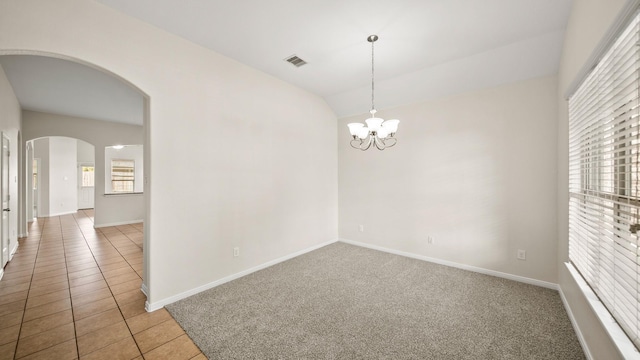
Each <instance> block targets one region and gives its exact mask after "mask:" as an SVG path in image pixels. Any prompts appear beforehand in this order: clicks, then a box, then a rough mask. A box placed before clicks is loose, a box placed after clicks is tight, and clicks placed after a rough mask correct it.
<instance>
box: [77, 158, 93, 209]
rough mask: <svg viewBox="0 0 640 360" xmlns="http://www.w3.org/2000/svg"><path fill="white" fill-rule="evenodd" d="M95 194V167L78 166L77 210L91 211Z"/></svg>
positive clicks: (88, 164) (85, 164)
mask: <svg viewBox="0 0 640 360" xmlns="http://www.w3.org/2000/svg"><path fill="white" fill-rule="evenodd" d="M94 194H95V165H94V164H93V163H84V164H82V163H81V164H78V209H93V206H94V201H93V199H94Z"/></svg>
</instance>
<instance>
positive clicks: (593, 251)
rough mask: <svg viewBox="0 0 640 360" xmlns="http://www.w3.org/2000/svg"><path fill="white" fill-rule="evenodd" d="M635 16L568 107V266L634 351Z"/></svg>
mask: <svg viewBox="0 0 640 360" xmlns="http://www.w3.org/2000/svg"><path fill="white" fill-rule="evenodd" d="M638 19H639V18H638V16H637V15H636V17H635V18H634V20H633V21H632V23H631V24H630V25H629V26H628V28H627V29H626V30H625V31H624V32H623V33H622V34H621V35H620V36H619V37H618V38H617V39H616V40H615V42H614V44H613V45H612V46H611V48H610V49H609V50H608V51H607V52H606V53H605V54H604V56H603V57H602V59H601V60H600V62H599V63H598V65H597V66H596V67H595V68H594V69H593V70H592V71H591V73H590V74H589V75H588V76H587V77H586V78H585V80H584V81H583V83H582V84H581V85H580V86H579V87H578V89H577V91H576V92H575V94H574V95H572V96H571V98H570V99H569V259H570V260H571V262H572V263H573V265H574V266H575V268H576V269H577V270H578V271H579V272H580V274H581V275H582V277H583V278H584V279H585V281H586V282H587V283H588V284H589V286H590V287H591V288H592V289H593V291H594V292H595V293H596V294H597V295H598V297H599V299H600V301H601V302H602V303H603V304H604V306H605V307H606V308H607V310H609V312H610V313H611V314H612V316H613V317H614V318H615V319H616V321H617V322H618V324H619V325H620V327H621V328H622V329H623V330H624V331H625V332H626V333H627V335H628V336H629V338H630V339H631V340H632V341H633V342H634V343H635V345H636V347H638V346H639V345H640V319H639V317H640V313H639V312H640V305H639V304H640V301H639V299H640V286H639V283H640V263H639V261H638V255H639V252H638V244H639V241H638V237H639V236H640V229H639V228H638V226H639V225H638V224H639V223H640V216H639V214H638V210H639V209H640V182H639V179H638V174H639V173H640V169H639V168H638V165H639V164H640V153H639V151H638V150H639V149H640V132H639V129H640V118H639V115H640V108H639V105H640V102H639V95H640V93H639V83H640V77H639V75H638V74H639V71H640V47H639V46H638V45H637V44H638V43H639V40H640V38H639V31H638V25H639V20H638Z"/></svg>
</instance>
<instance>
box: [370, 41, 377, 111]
mask: <svg viewBox="0 0 640 360" xmlns="http://www.w3.org/2000/svg"><path fill="white" fill-rule="evenodd" d="M374 43H375V41H372V42H371V110H375V109H376V107H375V102H374V94H375V85H374V79H375V72H374V66H373V65H374V64H373V59H374V56H373V44H374Z"/></svg>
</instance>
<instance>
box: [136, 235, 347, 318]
mask: <svg viewBox="0 0 640 360" xmlns="http://www.w3.org/2000/svg"><path fill="white" fill-rule="evenodd" d="M337 241H338V240H330V241H327V242H324V243H322V244H318V245H315V246H312V247H309V248H306V249H303V250H300V251H297V252H295V253H292V254H289V255H285V256H283V257H280V258H277V259H275V260H271V261H268V262H266V263H264V264H261V265H258V266H255V267H252V268H250V269H247V270H244V271H241V272H239V273H236V274H233V275H229V276H227V277H224V278H222V279H219V280H216V281H213V282H210V283H208V284H205V285H202V286H199V287H197V288H195V289H191V290H188V291H185V292H183V293H180V294H177V295H174V296H171V297H168V298H166V299H163V300H160V301H156V302H153V303H149V300H148V298H149V297H148V296H147V301H146V302H145V309H146V310H147V311H149V312H151V311H156V310H158V309H161V308H163V307H164V306H165V305H169V304H171V303H173V302H176V301H178V300H182V299H184V298H187V297H189V296H192V295H195V294H197V293H200V292H203V291H205V290H209V289H212V288H214V287H216V286H220V285H222V284H224V283H228V282H229V281H232V280H235V279H238V278H241V277H243V276H246V275H249V274H251V273H254V272H256V271H259V270H262V269H266V268H268V267H269V266H273V265H276V264H279V263H281V262H283V261H287V260H290V259H293V258H294V257H297V256H300V255H303V254H306V253H308V252H311V251H313V250H317V249H320V248H322V247H325V246H327V245H330V244H333V243H336V242H337ZM147 290H148V289H147ZM143 292H144V291H143Z"/></svg>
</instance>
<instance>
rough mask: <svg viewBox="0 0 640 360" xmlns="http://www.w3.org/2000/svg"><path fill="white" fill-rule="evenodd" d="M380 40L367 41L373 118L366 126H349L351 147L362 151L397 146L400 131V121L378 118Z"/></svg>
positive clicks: (352, 124)
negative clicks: (377, 51)
mask: <svg viewBox="0 0 640 360" xmlns="http://www.w3.org/2000/svg"><path fill="white" fill-rule="evenodd" d="M376 40H378V35H370V36H369V37H368V38H367V41H368V42H370V43H371V111H369V112H370V113H371V117H370V118H368V119H367V120H365V122H366V125H365V124H362V123H350V124H347V126H348V127H349V132H350V133H351V137H352V139H351V147H353V148H355V149H360V150H362V151H364V150H368V149H370V148H371V145H373V146H374V147H375V148H376V149H378V150H384V149H386V148H388V147H392V146H393V145H395V144H396V143H397V142H398V140H397V139H396V138H395V137H394V135H395V134H396V131H397V130H398V124H399V123H400V120H397V119H391V120H387V121H385V120H384V119H381V118H378V117H376V107H375V103H374V99H375V97H374V90H375V86H374V84H375V82H374V75H375V72H374V61H373V60H374V56H373V55H374V53H373V44H374V43H375V42H376Z"/></svg>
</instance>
